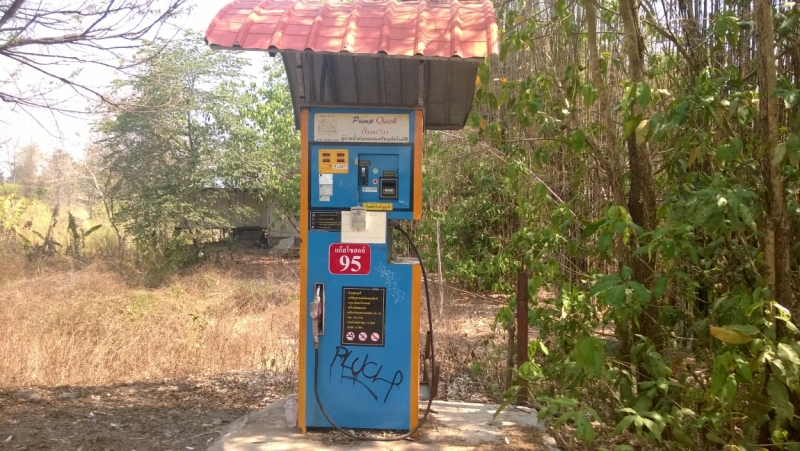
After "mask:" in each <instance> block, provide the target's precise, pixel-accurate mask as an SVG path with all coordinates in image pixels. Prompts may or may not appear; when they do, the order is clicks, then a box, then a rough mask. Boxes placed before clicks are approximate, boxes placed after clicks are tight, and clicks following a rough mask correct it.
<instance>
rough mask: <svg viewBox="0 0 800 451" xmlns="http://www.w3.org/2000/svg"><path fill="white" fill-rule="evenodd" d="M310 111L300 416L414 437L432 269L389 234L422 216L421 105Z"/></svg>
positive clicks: (312, 423) (305, 422) (316, 423)
mask: <svg viewBox="0 0 800 451" xmlns="http://www.w3.org/2000/svg"><path fill="white" fill-rule="evenodd" d="M302 118H303V120H304V121H307V122H306V125H307V126H306V127H302V128H301V130H303V136H302V139H303V154H302V155H303V161H302V166H303V171H304V174H303V177H302V179H303V181H304V183H303V192H302V193H301V204H302V207H301V214H302V215H303V216H302V220H301V228H302V229H303V230H302V231H301V232H302V240H303V243H302V245H301V266H302V267H303V268H302V270H301V291H302V293H301V299H304V305H303V306H301V315H302V317H301V325H302V326H301V342H302V343H301V352H300V354H301V356H300V358H301V365H302V366H303V368H301V371H300V390H299V404H300V409H299V418H298V420H299V421H298V424H299V426H300V427H301V428H304V429H305V428H309V427H323V428H330V427H334V428H337V429H339V428H348V429H392V430H405V431H410V433H413V431H414V430H415V428H416V426H417V422H418V414H419V412H418V410H419V409H418V406H419V383H420V381H419V373H420V358H419V336H420V328H419V318H420V310H419V309H420V281H421V278H422V277H421V276H422V272H423V271H424V268H422V265H421V262H420V260H419V258H401V257H397V256H395V255H394V253H393V251H392V231H393V229H394V227H395V221H398V220H408V219H418V218H420V216H421V205H422V202H421V194H422V193H421V179H420V177H421V172H422V171H421V158H422V111H421V110H379V109H374V110H373V109H369V110H368V109H352V110H351V109H326V108H311V109H306V110H304V111H303V112H302ZM406 236H407V235H406ZM412 246H413V243H412ZM414 249H416V247H414ZM303 310H305V311H303ZM428 317H429V319H430V315H429V316H428ZM407 435H408V434H406V435H405V436H407ZM405 436H401V437H399V438H402V437H405Z"/></svg>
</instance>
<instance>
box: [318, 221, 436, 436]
mask: <svg viewBox="0 0 800 451" xmlns="http://www.w3.org/2000/svg"><path fill="white" fill-rule="evenodd" d="M396 229H397V230H399V231H400V233H402V234H403V236H404V237H406V240H408V244H410V245H411V248H412V249H414V254H415V255H416V256H417V259H418V260H419V266H420V269H422V280H423V281H424V282H425V304H426V306H427V309H428V330H429V331H430V333H431V368H434V367H435V365H436V355H435V354H434V347H433V319H432V317H431V293H430V290H428V274H427V273H426V272H425V264H423V263H422V256H421V255H420V254H419V250H417V246H416V245H415V244H414V241H413V240H412V239H411V236H409V234H408V232H406V231H405V230H403V229H401V228H400V227H397V228H396ZM318 378H319V348H317V347H314V396H315V397H316V398H317V406H318V407H319V410H320V411H321V412H322V415H324V416H325V419H326V420H328V422H329V423H330V424H331V425H332V426H333V429H334V430H336V431H339V432H341V433H342V434H344V435H346V436H348V437H350V438H353V439H356V440H364V441H371V442H393V441H397V440H405V439H407V438H409V437H411V436H413V435H414V434H416V433H417V431H419V429H420V428H421V427H422V425H424V424H425V421H426V420H427V419H428V413H430V411H431V404H433V387H430V390H429V392H428V406H427V407H425V413H424V414H423V415H422V420H421V421H420V422H419V423H417V425H416V426H415V427H414V429H412V430H410V431H408V432H406V433H405V434H402V435H396V436H393V437H368V436H362V435H357V434H354V433H352V432H350V431H346V430H344V429H342V428H341V427H339V425H338V424H336V423H335V422H334V421H333V419H332V418H331V417H330V415H328V412H326V411H325V407H324V406H323V405H322V400H320V398H319V384H318ZM429 383H431V384H433V381H432V380H431V381H429Z"/></svg>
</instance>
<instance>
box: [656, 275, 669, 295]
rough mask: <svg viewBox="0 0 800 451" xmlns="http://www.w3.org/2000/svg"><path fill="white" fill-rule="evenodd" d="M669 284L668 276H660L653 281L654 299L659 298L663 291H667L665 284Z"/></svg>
mask: <svg viewBox="0 0 800 451" xmlns="http://www.w3.org/2000/svg"><path fill="white" fill-rule="evenodd" d="M668 284H669V278H668V277H667V276H661V277H659V278H658V279H656V281H655V283H654V284H653V297H655V298H656V299H661V297H662V296H664V293H666V292H667V286H668Z"/></svg>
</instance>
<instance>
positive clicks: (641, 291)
mask: <svg viewBox="0 0 800 451" xmlns="http://www.w3.org/2000/svg"><path fill="white" fill-rule="evenodd" d="M629 284H630V286H631V291H633V297H634V298H635V299H636V300H637V301H639V304H640V305H643V306H644V305H647V304H649V303H650V291H649V290H648V289H647V288H646V287H645V286H644V285H642V284H641V283H639V282H637V281H635V280H631V281H630V282H629Z"/></svg>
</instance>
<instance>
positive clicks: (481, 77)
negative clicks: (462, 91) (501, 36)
mask: <svg viewBox="0 0 800 451" xmlns="http://www.w3.org/2000/svg"><path fill="white" fill-rule="evenodd" d="M489 75H490V73H489V63H488V62H484V63H483V64H481V65H480V67H479V68H478V79H477V80H476V83H480V84H481V85H487V84H489Z"/></svg>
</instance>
